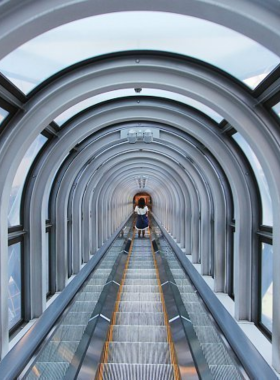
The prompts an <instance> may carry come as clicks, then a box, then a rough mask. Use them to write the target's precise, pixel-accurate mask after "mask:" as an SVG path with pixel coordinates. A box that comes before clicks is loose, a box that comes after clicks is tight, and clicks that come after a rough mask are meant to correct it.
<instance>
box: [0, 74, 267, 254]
mask: <svg viewBox="0 0 280 380" xmlns="http://www.w3.org/2000/svg"><path fill="white" fill-rule="evenodd" d="M142 68H143V67H142ZM141 74H142V73H141ZM204 74H205V73H204ZM204 76H205V75H204ZM111 79H112V78H111ZM141 79H142V77H141ZM146 79H147V78H146ZM181 79H182V77H180V80H181ZM200 79H201V78H200ZM212 79H213V78H212ZM169 80H170V78H169ZM171 82H172V81H170V83H171ZM134 83H135V82H134ZM83 84H84V85H85V82H84V83H83ZM173 85H174V83H173ZM209 85H210V84H209ZM202 87H203V86H202ZM76 89H77V88H76ZM80 90H82V89H80ZM83 90H84V89H83ZM201 90H202V89H201ZM220 91H221V89H220ZM83 92H84V91H83ZM207 95H210V94H209V92H208V94H207ZM69 96H74V94H73V93H72V94H69ZM214 98H215V97H214ZM56 100H57V99H56ZM66 103H67V102H66ZM66 103H64V104H66ZM68 103H69V98H68ZM239 105H240V104H239ZM228 107H229V109H228V111H229V110H230V109H231V107H230V105H229V104H228ZM241 108H242V107H241ZM236 109H237V108H236ZM232 111H233V110H232ZM238 111H241V109H239V110H238ZM54 112H55V111H54ZM240 113H241V114H242V115H243V116H246V112H245V115H244V114H243V113H242V112H239V114H240ZM31 116H32V115H31V114H30V117H31ZM42 116H43V115H42ZM31 119H32V117H31ZM46 119H47V115H46V118H45V116H44V117H43V121H42V124H41V125H40V122H39V120H38V119H37V122H38V123H39V125H38V129H40V127H42V125H43V124H44V120H45V121H46ZM244 120H246V117H244ZM29 121H30V119H29ZM33 121H34V122H35V123H34V125H37V123H36V118H34V119H33ZM25 122H26V120H25ZM251 124H252V123H251ZM257 124H259V121H258V123H257ZM23 125H24V123H23V124H22V128H23V129H24V127H23ZM19 135H20V133H19ZM21 137H23V136H21ZM21 143H22V141H21ZM23 145H24V144H23ZM17 158H18V157H17ZM15 162H16V160H15V161H14V165H15ZM6 170H7V169H6ZM11 170H13V168H11ZM8 178H9V176H8ZM4 210H5V209H4ZM246 251H248V250H246Z"/></svg>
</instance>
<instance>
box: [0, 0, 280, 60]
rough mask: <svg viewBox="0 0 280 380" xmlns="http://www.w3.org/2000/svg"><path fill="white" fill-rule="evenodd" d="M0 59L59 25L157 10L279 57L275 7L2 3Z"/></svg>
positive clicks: (184, 1) (133, 0)
mask: <svg viewBox="0 0 280 380" xmlns="http://www.w3.org/2000/svg"><path fill="white" fill-rule="evenodd" d="M0 9H1V12H0V14H1V15H2V17H1V23H0V25H1V28H0V35H1V40H0V52H1V55H0V58H2V57H4V56H5V55H7V54H8V53H9V52H11V51H12V50H14V49H15V48H16V47H18V46H19V45H21V44H23V43H24V42H26V41H28V40H30V39H31V38H34V37H36V36H37V35H39V34H41V33H44V32H46V31H48V30H50V29H52V28H55V27H57V26H59V25H63V24H65V23H68V22H71V21H74V20H78V19H81V18H85V17H89V16H92V15H99V14H105V13H112V12H122V11H123V12H125V11H145V10H146V11H147V10H149V11H159V12H170V13H178V14H183V15H189V16H193V17H197V18H203V19H205V20H208V21H212V22H214V23H216V24H220V25H223V26H226V27H228V28H231V29H233V30H235V31H237V32H239V33H241V34H243V35H246V36H248V37H250V38H252V39H253V40H256V41H258V42H259V43H260V44H262V45H264V46H266V47H267V48H268V49H270V50H271V51H273V52H274V53H276V54H278V55H280V54H279V43H278V41H279V37H280V32H279V17H280V16H279V4H278V2H277V1H274V0H266V2H265V3H260V2H259V1H257V0H253V1H252V0H251V1H249V0H238V3H236V2H235V3H234V4H233V3H232V2H231V1H230V0H215V1H211V0H197V1H195V2H194V1H191V0H174V1H172V3H168V2H166V1H164V0H159V1H156V2H155V1H152V2H151V1H149V0H142V1H141V2H139V1H137V0H122V2H121V3H120V2H112V1H109V0H99V1H95V2H94V5H93V4H92V2H91V1H90V0H84V1H77V0H76V1H75V0H72V1H71V0H59V1H57V0H49V1H48V2H38V1H36V0H33V1H26V2H25V3H24V2H23V3H22V4H21V6H20V7H19V6H18V4H17V2H16V0H14V1H9V2H4V4H2V5H1V7H0Z"/></svg>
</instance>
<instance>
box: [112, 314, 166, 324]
mask: <svg viewBox="0 0 280 380" xmlns="http://www.w3.org/2000/svg"><path fill="white" fill-rule="evenodd" d="M115 324H116V325H129V326H135V325H138V326H139V325H148V326H164V315H163V313H116V323H115Z"/></svg>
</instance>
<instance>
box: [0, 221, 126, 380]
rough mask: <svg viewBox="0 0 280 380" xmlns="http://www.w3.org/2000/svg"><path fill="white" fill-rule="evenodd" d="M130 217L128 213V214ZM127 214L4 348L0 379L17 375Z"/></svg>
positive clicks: (104, 249) (95, 264) (100, 257)
mask: <svg viewBox="0 0 280 380" xmlns="http://www.w3.org/2000/svg"><path fill="white" fill-rule="evenodd" d="M129 218H130V216H129ZM129 218H128V219H127V220H126V221H125V222H124V223H123V224H122V225H121V227H119V228H118V229H117V230H116V232H115V233H114V234H113V235H112V237H111V238H110V239H108V240H107V241H106V242H105V243H104V244H103V246H102V247H101V248H100V249H99V250H98V251H97V253H96V254H95V255H94V256H93V257H92V258H91V259H90V260H89V262H88V263H87V264H86V265H85V266H84V267H83V268H82V269H81V270H80V272H79V273H78V274H77V275H76V276H75V278H74V279H73V280H72V281H71V282H70V283H69V284H68V285H67V286H66V287H65V288H64V289H63V290H62V292H61V293H60V294H59V295H58V297H57V298H56V299H55V300H54V301H53V303H52V304H51V305H50V306H49V307H48V308H47V309H46V310H45V311H44V313H43V314H42V315H41V316H40V317H39V318H38V320H37V321H36V322H35V323H34V325H33V326H32V327H31V328H30V330H29V331H28V333H26V334H25V335H24V336H23V337H22V338H21V339H20V341H19V342H18V343H17V344H16V345H15V346H14V347H13V348H12V349H11V350H10V351H9V352H8V354H7V355H6V356H5V357H4V358H3V360H2V361H1V363H0V378H1V380H11V379H15V378H17V377H18V376H19V375H20V373H21V372H22V371H23V369H24V368H25V367H26V365H27V364H28V362H29V361H30V359H31V358H32V356H33V355H34V353H35V352H36V350H37V349H38V347H39V346H40V345H41V343H42V342H43V340H44V339H45V338H46V336H47V335H48V333H49V332H50V330H51V329H52V327H53V325H54V324H55V323H56V321H57V320H58V318H59V317H60V316H61V315H62V313H63V312H64V310H65V309H66V308H67V306H68V305H69V303H70V301H71V300H72V299H73V297H74V296H75V295H76V293H77V292H78V290H79V289H80V288H81V286H82V285H83V283H84V282H85V280H86V279H87V278H88V276H89V275H90V273H91V272H92V271H93V270H94V269H95V268H96V266H97V265H98V263H99V261H100V260H101V259H102V257H103V256H104V254H105V252H106V251H107V250H108V248H109V246H110V245H111V244H112V242H113V241H114V240H115V239H116V237H117V236H119V234H120V232H121V231H122V229H123V228H124V226H125V225H126V223H127V221H128V220H129Z"/></svg>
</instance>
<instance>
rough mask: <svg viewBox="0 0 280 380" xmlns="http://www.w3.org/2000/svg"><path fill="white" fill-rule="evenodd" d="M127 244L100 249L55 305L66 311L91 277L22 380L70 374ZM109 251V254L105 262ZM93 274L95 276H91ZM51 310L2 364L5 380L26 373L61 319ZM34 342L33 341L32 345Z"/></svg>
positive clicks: (1, 368) (56, 309)
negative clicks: (115, 261) (116, 260)
mask: <svg viewBox="0 0 280 380" xmlns="http://www.w3.org/2000/svg"><path fill="white" fill-rule="evenodd" d="M118 234H119V231H117V233H116V234H115V236H114V238H115V237H116V236H118ZM112 240H113V239H112ZM123 243H124V238H122V239H120V238H119V239H117V240H115V246H116V248H111V249H108V246H109V243H108V244H107V245H105V246H104V248H103V249H102V250H100V253H99V254H98V255H96V257H95V258H94V259H93V260H92V264H91V265H90V264H88V266H87V267H85V268H84V271H82V272H81V273H80V274H79V275H78V276H77V278H76V279H74V280H73V281H72V283H71V284H72V287H71V286H69V287H67V288H66V289H65V291H64V292H62V295H61V296H60V297H58V298H57V300H56V301H55V302H54V303H53V305H52V307H50V309H52V308H55V311H56V313H58V312H59V311H60V309H61V310H63V309H62V308H63V307H64V308H65V307H66V306H67V301H68V302H69V298H67V293H68V294H71V291H72V292H74V291H75V287H73V286H74V284H75V282H76V283H77V284H76V287H80V286H81V282H82V281H83V282H84V281H85V278H87V281H86V283H85V284H84V286H83V287H82V289H81V290H80V291H79V292H78V293H77V295H76V296H75V298H74V301H73V302H72V303H71V307H70V308H69V310H68V312H67V313H66V315H65V316H64V317H63V318H62V319H61V320H60V322H59V325H58V327H57V328H56V329H55V330H54V331H53V332H52V334H51V336H50V337H48V342H49V343H45V345H44V346H43V348H42V349H41V350H40V353H39V356H38V357H37V359H35V360H36V361H37V362H36V364H35V365H33V367H32V364H31V363H32V362H33V361H34V359H32V360H31V363H30V364H31V367H32V368H31V371H30V372H29V373H27V372H28V367H27V368H26V369H25V370H24V372H23V374H22V377H23V376H25V377H26V378H32V379H33V378H35V377H36V378H39V377H40V376H41V377H42V378H51V377H50V376H53V375H52V374H54V373H56V377H55V378H58V376H60V375H61V374H62V373H65V372H66V370H67V368H68V366H69V361H71V359H72V357H73V355H74V353H75V351H76V348H77V347H78V345H77V343H79V341H80V340H81V337H82V336H83V333H84V330H85V328H86V325H87V323H88V320H89V318H90V316H91V313H92V311H93V309H94V307H95V306H96V303H97V301H98V299H99V297H100V293H101V290H102V289H103V286H104V285H105V283H106V281H107V279H108V276H109V275H110V273H111V271H112V263H113V261H112V259H113V258H117V256H118V255H119V253H120V252H121V251H122V246H123ZM106 251H107V254H106V255H105V256H104V258H103V259H102V257H103V255H104V253H105V252H106ZM100 260H101V261H100ZM106 261H107V267H106V265H105V266H104V262H105V263H106ZM98 263H99V265H98V267H97V269H96V270H95V271H93V272H92V270H93V269H94V268H95V267H96V266H97V264H98ZM108 266H109V268H108ZM104 267H105V268H104ZM83 272H84V273H83ZM91 272H92V273H91ZM90 273H91V275H90V276H89V274H90ZM82 275H84V277H82ZM76 291H77V288H76ZM69 292H70V293H69ZM64 293H65V294H64ZM68 297H69V295H68ZM50 309H48V312H46V314H44V318H43V317H42V319H40V320H39V321H38V322H37V324H36V325H35V326H34V328H33V329H32V331H31V334H27V336H26V337H24V338H23V339H22V341H20V342H19V344H18V345H17V346H16V347H15V348H14V350H12V351H11V352H10V354H9V355H8V356H7V357H6V358H5V360H4V361H2V362H1V364H0V373H1V378H2V379H11V378H14V377H17V376H19V373H20V372H21V371H22V370H23V368H24V366H25V365H27V361H28V360H29V359H30V358H31V356H32V354H33V352H34V350H35V349H36V347H38V344H39V343H40V340H39V339H42V338H43V337H44V335H43V334H46V332H45V330H46V329H47V326H51V323H54V321H55V320H56V319H57V316H56V317H55V319H53V318H54V315H53V316H52V314H51V312H50ZM45 318H47V322H48V324H46V321H44V319H45ZM42 320H43V321H42ZM42 327H43V328H42ZM34 334H36V335H34ZM33 335H34V336H33ZM30 339H31V341H30V342H29V340H30ZM31 347H32V348H31ZM14 355H16V363H17V366H12V365H11V364H10V363H11V361H14V360H15V359H14ZM14 362H15V361H14ZM30 364H29V366H30ZM60 378H61V377H60Z"/></svg>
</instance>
